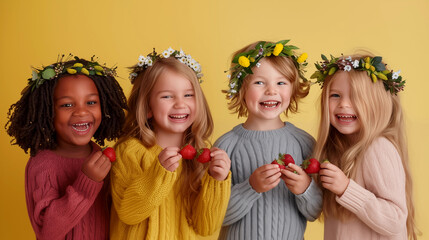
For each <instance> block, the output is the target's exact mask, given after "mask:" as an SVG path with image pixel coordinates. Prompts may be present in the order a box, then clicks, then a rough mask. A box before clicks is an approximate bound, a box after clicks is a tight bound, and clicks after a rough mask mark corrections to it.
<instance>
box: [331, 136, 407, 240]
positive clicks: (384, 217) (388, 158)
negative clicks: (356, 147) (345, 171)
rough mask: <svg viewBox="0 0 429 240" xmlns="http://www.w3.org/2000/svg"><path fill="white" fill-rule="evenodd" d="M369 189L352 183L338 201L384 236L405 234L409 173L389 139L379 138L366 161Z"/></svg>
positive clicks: (365, 158) (364, 160)
mask: <svg viewBox="0 0 429 240" xmlns="http://www.w3.org/2000/svg"><path fill="white" fill-rule="evenodd" d="M362 177H363V179H364V184H365V187H362V186H360V185H359V184H357V183H356V182H355V181H353V180H350V183H349V185H348V186H347V188H346V190H345V192H344V194H343V195H342V196H341V197H338V196H337V198H336V200H337V202H338V203H339V204H341V205H342V206H344V207H345V208H347V209H348V210H349V211H351V212H352V213H354V214H355V215H356V216H357V217H358V218H359V219H360V220H362V221H363V222H364V223H365V224H366V225H367V226H368V227H370V228H371V229H373V230H374V231H376V232H378V233H379V234H381V235H386V236H391V235H395V234H397V233H398V232H400V231H402V229H403V227H404V226H405V224H406V220H407V204H406V198H405V194H406V193H405V174H404V169H403V166H402V162H401V158H400V157H399V154H398V152H397V151H396V149H395V147H394V146H393V145H392V144H391V143H390V142H389V141H388V140H387V139H378V140H376V141H375V142H374V143H373V145H372V146H371V147H370V148H369V149H368V151H367V153H365V157H364V159H363V162H362Z"/></svg>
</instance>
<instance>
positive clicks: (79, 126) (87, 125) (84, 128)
mask: <svg viewBox="0 0 429 240" xmlns="http://www.w3.org/2000/svg"><path fill="white" fill-rule="evenodd" d="M90 127H91V123H76V124H72V128H73V129H74V130H75V131H77V132H85V131H87V130H88V129H89V128H90Z"/></svg>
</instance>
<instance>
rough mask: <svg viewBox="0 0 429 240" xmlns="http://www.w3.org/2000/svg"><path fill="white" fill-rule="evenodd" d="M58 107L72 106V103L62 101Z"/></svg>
mask: <svg viewBox="0 0 429 240" xmlns="http://www.w3.org/2000/svg"><path fill="white" fill-rule="evenodd" d="M60 107H65V108H69V107H73V104H71V103H64V104H61V105H60Z"/></svg>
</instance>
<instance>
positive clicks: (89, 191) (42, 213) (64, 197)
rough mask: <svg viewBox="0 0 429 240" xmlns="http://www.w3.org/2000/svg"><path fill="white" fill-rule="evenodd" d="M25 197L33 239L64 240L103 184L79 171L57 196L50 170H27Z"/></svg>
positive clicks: (53, 173)
mask: <svg viewBox="0 0 429 240" xmlns="http://www.w3.org/2000/svg"><path fill="white" fill-rule="evenodd" d="M26 176H27V180H26V195H27V205H28V207H29V215H30V220H31V224H32V226H33V229H34V232H35V234H36V237H37V239H41V240H43V239H64V238H65V236H66V235H67V233H68V232H70V230H71V229H72V228H73V227H74V226H76V224H78V223H79V221H80V220H81V218H82V217H83V216H85V214H86V213H87V211H88V210H89V208H90V207H91V206H92V204H93V203H94V201H95V199H96V197H97V195H98V193H99V192H100V190H101V188H102V187H103V182H95V181H93V180H91V179H89V178H88V177H87V176H86V175H85V174H84V173H83V172H79V174H78V176H77V178H76V180H75V181H74V183H73V184H72V185H69V186H68V187H67V188H66V189H65V191H64V193H61V192H60V191H59V189H58V187H57V185H56V175H55V172H54V171H50V169H46V170H44V171H42V172H39V173H34V172H33V171H32V169H31V167H30V168H28V169H27V174H26Z"/></svg>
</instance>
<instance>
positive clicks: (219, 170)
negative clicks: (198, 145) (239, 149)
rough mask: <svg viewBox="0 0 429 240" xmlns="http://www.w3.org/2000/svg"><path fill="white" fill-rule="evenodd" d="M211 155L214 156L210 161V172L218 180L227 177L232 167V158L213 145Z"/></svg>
mask: <svg viewBox="0 0 429 240" xmlns="http://www.w3.org/2000/svg"><path fill="white" fill-rule="evenodd" d="M210 152H211V153H210V157H212V159H211V161H210V163H209V174H210V176H212V177H213V178H214V179H216V180H218V181H223V180H225V179H226V177H227V176H228V173H229V169H230V168H231V159H229V157H228V154H226V152H225V151H224V150H222V149H219V148H216V147H213V148H212V149H210Z"/></svg>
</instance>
